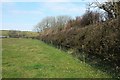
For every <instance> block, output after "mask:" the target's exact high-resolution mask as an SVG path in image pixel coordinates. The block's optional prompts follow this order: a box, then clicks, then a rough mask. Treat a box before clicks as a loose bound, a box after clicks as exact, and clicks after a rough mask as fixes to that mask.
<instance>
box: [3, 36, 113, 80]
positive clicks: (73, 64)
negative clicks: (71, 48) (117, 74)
mask: <svg viewBox="0 0 120 80" xmlns="http://www.w3.org/2000/svg"><path fill="white" fill-rule="evenodd" d="M2 43H3V44H2V59H3V60H2V70H3V71H2V76H3V78H110V77H111V76H110V75H108V74H106V73H104V72H102V71H100V70H97V69H95V68H93V67H91V66H90V65H88V64H85V63H83V62H82V61H79V60H78V59H76V58H73V57H72V56H71V55H70V54H67V53H65V52H63V51H61V50H58V49H56V48H54V47H52V46H49V45H47V44H45V43H43V42H41V41H38V40H32V39H12V38H11V39H10V38H9V39H3V40H2Z"/></svg>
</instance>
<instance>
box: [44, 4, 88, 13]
mask: <svg viewBox="0 0 120 80" xmlns="http://www.w3.org/2000/svg"><path fill="white" fill-rule="evenodd" d="M43 5H44V6H45V7H46V8H48V9H49V10H51V11H53V12H61V13H64V14H72V13H75V14H83V13H84V12H85V10H86V8H85V6H81V4H79V5H76V3H72V2H69V3H67V2H66V3H59V2H58V3H56V2H55V3H51V4H50V3H44V4H43ZM84 5H85V4H84Z"/></svg>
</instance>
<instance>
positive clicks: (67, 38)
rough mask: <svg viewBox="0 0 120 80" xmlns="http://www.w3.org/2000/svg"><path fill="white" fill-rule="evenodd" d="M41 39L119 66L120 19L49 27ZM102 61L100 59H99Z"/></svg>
mask: <svg viewBox="0 0 120 80" xmlns="http://www.w3.org/2000/svg"><path fill="white" fill-rule="evenodd" d="M39 38H40V39H41V40H43V41H44V42H46V43H50V44H53V45H54V46H56V47H58V48H60V49H64V50H71V53H72V54H73V55H76V56H78V57H79V55H80V56H81V55H82V53H83V52H84V55H86V56H87V58H89V59H91V60H92V58H93V57H97V58H98V59H99V58H100V60H102V61H108V62H110V63H112V65H113V66H114V67H117V68H119V66H120V65H119V61H120V23H119V21H118V19H114V20H109V21H106V22H101V23H97V24H94V25H88V26H86V27H81V28H78V27H71V28H69V29H62V30H53V29H48V30H46V31H44V32H42V33H41V34H40V36H39ZM99 62H100V61H99Z"/></svg>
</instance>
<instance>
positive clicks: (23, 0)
mask: <svg viewBox="0 0 120 80" xmlns="http://www.w3.org/2000/svg"><path fill="white" fill-rule="evenodd" d="M88 1H90V0H81V1H80V0H41V1H40V0H34V1H33V0H29V2H28V0H4V1H2V4H1V3H0V9H2V10H0V11H1V12H2V15H0V18H1V19H2V27H1V28H0V29H3V30H24V31H32V30H33V26H35V25H36V24H37V23H38V22H40V21H41V19H42V18H44V17H46V16H59V15H68V16H72V17H75V16H81V15H82V14H83V13H84V12H85V10H86V3H87V2H88ZM92 1H93V0H92ZM0 21H1V20H0Z"/></svg>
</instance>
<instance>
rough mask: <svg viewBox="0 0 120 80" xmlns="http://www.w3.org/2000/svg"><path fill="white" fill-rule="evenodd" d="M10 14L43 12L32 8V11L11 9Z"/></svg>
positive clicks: (40, 13)
mask: <svg viewBox="0 0 120 80" xmlns="http://www.w3.org/2000/svg"><path fill="white" fill-rule="evenodd" d="M10 12H11V13H12V14H33V15H36V14H39V15H43V12H41V11H39V10H32V11H25V10H12V11H10Z"/></svg>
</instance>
